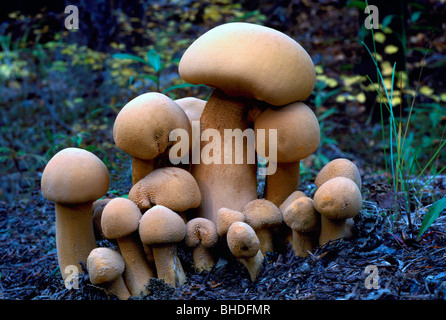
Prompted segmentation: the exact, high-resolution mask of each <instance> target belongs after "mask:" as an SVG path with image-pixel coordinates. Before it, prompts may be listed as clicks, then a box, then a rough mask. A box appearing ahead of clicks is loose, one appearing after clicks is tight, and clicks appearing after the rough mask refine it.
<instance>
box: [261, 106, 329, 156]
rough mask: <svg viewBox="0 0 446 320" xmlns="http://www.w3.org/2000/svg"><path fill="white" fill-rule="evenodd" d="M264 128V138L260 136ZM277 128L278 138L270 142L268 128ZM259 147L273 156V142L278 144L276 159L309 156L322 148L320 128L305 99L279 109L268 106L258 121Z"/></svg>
mask: <svg viewBox="0 0 446 320" xmlns="http://www.w3.org/2000/svg"><path fill="white" fill-rule="evenodd" d="M259 129H265V130H266V131H265V139H258V138H257V134H258V132H257V130H259ZM270 129H276V130H277V141H270V134H268V132H269V131H268V130H270ZM254 130H255V132H256V150H257V152H258V153H259V154H260V155H261V156H262V157H266V155H265V154H267V155H270V157H271V153H270V151H269V146H270V143H274V144H276V145H277V162H295V161H299V160H301V159H304V158H306V157H308V156H309V155H310V154H312V153H313V152H314V151H316V149H317V148H318V147H319V143H320V127H319V121H318V120H317V117H316V115H315V114H314V112H313V111H312V110H311V109H310V108H309V107H308V106H307V105H306V104H304V103H302V102H293V103H290V104H288V105H286V106H284V107H282V108H280V109H277V108H274V109H273V108H269V109H267V110H265V111H264V112H263V113H262V114H261V115H260V116H259V117H258V118H257V119H256V121H255V123H254ZM262 152H265V154H262Z"/></svg>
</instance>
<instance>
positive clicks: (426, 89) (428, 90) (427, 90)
mask: <svg viewBox="0 0 446 320" xmlns="http://www.w3.org/2000/svg"><path fill="white" fill-rule="evenodd" d="M420 93H421V94H423V95H425V96H431V95H432V94H433V93H434V89H432V88H429V87H428V86H422V87H421V88H420Z"/></svg>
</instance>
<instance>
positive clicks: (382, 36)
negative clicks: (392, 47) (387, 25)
mask: <svg viewBox="0 0 446 320" xmlns="http://www.w3.org/2000/svg"><path fill="white" fill-rule="evenodd" d="M375 41H376V42H378V43H384V41H386V35H385V34H384V33H382V32H377V33H375Z"/></svg>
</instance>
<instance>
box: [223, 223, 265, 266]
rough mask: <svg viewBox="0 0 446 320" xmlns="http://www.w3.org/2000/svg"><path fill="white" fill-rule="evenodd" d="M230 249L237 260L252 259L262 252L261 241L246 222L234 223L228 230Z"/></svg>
mask: <svg viewBox="0 0 446 320" xmlns="http://www.w3.org/2000/svg"><path fill="white" fill-rule="evenodd" d="M227 242H228V247H229V250H230V251H231V253H232V254H233V255H234V256H235V257H237V258H251V257H254V256H256V255H257V253H258V252H259V250H260V240H259V238H258V237H257V235H256V233H255V231H254V229H253V228H252V227H251V226H250V225H249V224H247V223H245V222H241V221H238V222H234V223H233V224H231V226H230V227H229V229H228V234H227Z"/></svg>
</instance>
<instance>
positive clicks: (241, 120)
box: [191, 89, 257, 223]
mask: <svg viewBox="0 0 446 320" xmlns="http://www.w3.org/2000/svg"><path fill="white" fill-rule="evenodd" d="M255 103H256V102H255V100H249V99H246V98H240V97H239V98H234V97H231V96H228V95H226V94H225V93H223V92H222V91H221V90H219V89H215V90H214V92H213V93H212V95H211V97H210V98H209V100H208V102H207V103H206V107H205V108H204V110H203V113H202V115H201V119H200V121H201V133H202V134H203V132H204V131H205V130H206V129H214V130H216V131H217V132H218V133H219V134H220V137H219V138H220V140H219V141H212V143H213V144H216V148H215V149H214V148H212V149H211V150H209V147H207V148H206V150H207V151H208V153H207V154H206V151H205V152H204V153H203V149H204V148H205V147H206V146H207V145H208V144H210V143H211V142H207V141H204V142H203V141H202V142H201V146H200V153H201V163H200V164H194V163H192V167H191V172H192V175H193V176H194V177H195V179H196V181H197V183H198V186H199V188H200V191H201V195H202V201H201V207H200V208H201V209H200V210H201V213H200V216H201V217H204V218H207V219H209V220H211V221H212V222H214V223H215V222H216V219H217V211H218V209H220V208H223V207H226V208H229V209H232V210H237V211H241V210H242V208H243V206H244V205H245V204H247V203H248V202H250V201H252V200H254V199H256V198H257V176H256V170H257V166H256V163H255V156H254V157H253V158H254V161H248V160H251V159H249V158H248V153H249V152H251V151H252V152H253V153H254V151H253V150H254V145H251V146H249V145H248V144H247V143H246V142H245V141H246V140H245V139H243V140H242V141H240V140H238V139H237V138H236V140H235V143H234V141H233V139H231V140H230V141H231V145H230V146H226V145H225V129H226V130H228V129H229V131H231V133H232V132H234V131H233V130H235V129H240V130H241V132H244V131H245V130H246V129H247V128H249V124H248V118H249V116H248V110H249V108H251V107H254V104H255ZM251 104H252V105H251ZM226 134H228V132H227V131H226ZM216 138H217V137H215V136H213V139H216ZM240 143H242V144H243V148H242V149H241V148H238V147H239V145H237V144H240ZM220 148H221V149H222V152H221V154H218V149H220ZM216 149H217V150H216ZM251 149H252V150H251ZM237 150H243V155H240V154H237ZM209 151H210V152H209ZM229 152H231V153H232V157H231V159H230V160H231V163H227V162H228V160H229V159H228V154H229ZM225 155H226V161H225ZM242 156H243V158H241V157H242ZM203 157H204V158H205V159H203ZM239 157H240V158H239ZM235 160H237V163H236V161H235ZM240 160H242V163H241V164H238V163H239V161H240ZM203 162H211V163H203ZM215 162H217V163H215ZM250 162H252V163H250Z"/></svg>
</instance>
